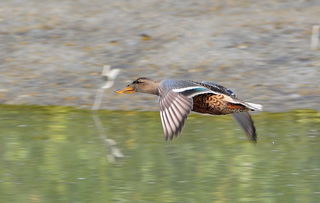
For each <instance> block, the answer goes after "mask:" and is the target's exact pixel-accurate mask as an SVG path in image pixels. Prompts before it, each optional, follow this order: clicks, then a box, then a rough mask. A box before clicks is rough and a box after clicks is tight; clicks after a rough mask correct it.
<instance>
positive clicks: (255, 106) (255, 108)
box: [243, 102, 263, 111]
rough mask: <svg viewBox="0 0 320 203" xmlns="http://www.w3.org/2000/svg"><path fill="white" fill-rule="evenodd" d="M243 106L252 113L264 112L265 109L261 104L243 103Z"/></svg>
mask: <svg viewBox="0 0 320 203" xmlns="http://www.w3.org/2000/svg"><path fill="white" fill-rule="evenodd" d="M243 104H244V105H245V106H246V107H247V108H249V109H250V110H252V111H262V109H263V107H262V105H261V104H255V103H249V102H243Z"/></svg>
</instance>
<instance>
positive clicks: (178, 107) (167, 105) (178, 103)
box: [159, 91, 193, 140]
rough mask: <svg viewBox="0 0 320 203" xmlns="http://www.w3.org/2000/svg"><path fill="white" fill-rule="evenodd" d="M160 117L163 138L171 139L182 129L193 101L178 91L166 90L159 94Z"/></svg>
mask: <svg viewBox="0 0 320 203" xmlns="http://www.w3.org/2000/svg"><path fill="white" fill-rule="evenodd" d="M159 102H160V117H161V123H162V127H163V132H164V136H165V139H166V140H168V139H170V140H172V139H173V137H174V136H178V135H179V133H180V132H181V130H182V127H183V125H184V122H185V120H186V119H187V116H188V114H189V113H190V112H191V110H192V106H193V101H192V99H190V98H189V97H186V96H184V95H182V94H180V93H177V92H173V91H168V92H166V93H165V94H162V95H161V94H160V101H159Z"/></svg>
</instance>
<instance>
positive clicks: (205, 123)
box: [0, 106, 320, 203]
mask: <svg viewBox="0 0 320 203" xmlns="http://www.w3.org/2000/svg"><path fill="white" fill-rule="evenodd" d="M253 117H254V120H255V123H256V127H257V131H258V136H259V140H258V143H257V144H256V145H254V144H251V143H249V142H248V141H247V140H246V137H245V135H244V133H243V132H242V131H241V130H240V129H239V127H238V126H237V125H236V123H235V122H234V121H233V120H232V118H231V117H230V116H201V115H191V116H190V118H189V119H188V121H187V123H186V127H185V128H184V130H183V134H182V136H181V137H179V138H178V139H176V140H174V141H173V142H165V141H164V140H163V138H162V129H161V126H160V118H159V114H158V112H108V111H102V112H99V113H98V114H97V115H96V117H95V120H94V119H93V116H92V114H91V112H89V111H81V110H74V109H71V108H64V107H50V108H49V107H14V106H0V130H1V131H0V200H1V202H192V203H193V202H320V158H319V157H320V156H319V155H320V113H319V112H315V111H308V110H304V111H302V110H301V111H295V112H289V113H273V114H270V113H261V114H257V115H254V116H253ZM100 121H101V125H102V126H103V127H104V129H101V128H100V127H99V122H100ZM106 139H109V140H107V141H106ZM113 141H115V142H116V145H112V142H113ZM112 150H114V152H117V151H118V152H117V153H112ZM120 153H122V154H123V155H124V157H123V158H118V159H117V158H115V160H113V161H112V159H113V158H114V157H113V156H112V154H119V155H120Z"/></svg>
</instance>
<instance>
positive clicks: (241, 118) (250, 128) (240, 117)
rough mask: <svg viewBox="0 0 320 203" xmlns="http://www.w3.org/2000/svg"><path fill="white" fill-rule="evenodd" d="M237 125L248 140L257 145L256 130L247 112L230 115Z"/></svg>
mask: <svg viewBox="0 0 320 203" xmlns="http://www.w3.org/2000/svg"><path fill="white" fill-rule="evenodd" d="M232 115H233V117H234V118H235V120H236V121H237V122H238V124H239V125H240V126H241V128H242V129H243V130H244V132H245V133H246V135H247V137H248V139H249V140H250V141H251V142H253V143H257V133H256V128H255V126H254V123H253V120H252V118H251V116H250V114H249V113H248V112H241V113H234V114H232Z"/></svg>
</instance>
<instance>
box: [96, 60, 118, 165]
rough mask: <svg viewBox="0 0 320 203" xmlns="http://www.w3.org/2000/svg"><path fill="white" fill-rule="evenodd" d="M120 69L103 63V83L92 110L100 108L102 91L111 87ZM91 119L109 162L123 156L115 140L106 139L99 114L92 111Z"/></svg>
mask: <svg viewBox="0 0 320 203" xmlns="http://www.w3.org/2000/svg"><path fill="white" fill-rule="evenodd" d="M119 72H120V70H119V69H111V66H109V65H105V66H103V71H102V74H101V75H102V77H103V79H104V80H105V84H104V85H103V86H102V87H101V88H99V89H98V90H97V94H96V97H95V101H94V104H93V106H92V110H98V109H100V106H101V103H102V99H103V94H104V91H105V90H106V89H108V88H111V87H112V86H113V84H114V80H115V78H116V77H117V76H118V74H119ZM92 119H93V121H94V124H95V126H96V127H97V129H98V133H99V137H100V138H101V139H102V140H103V141H104V143H105V144H106V146H107V148H108V150H109V152H108V155H107V158H108V160H109V161H110V162H114V161H115V160H116V159H117V158H121V157H123V154H122V153H121V151H120V149H119V148H118V147H117V143H116V141H114V140H112V139H108V137H107V135H106V132H105V130H104V127H103V125H102V122H101V120H100V118H99V116H98V115H97V114H95V113H92Z"/></svg>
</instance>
